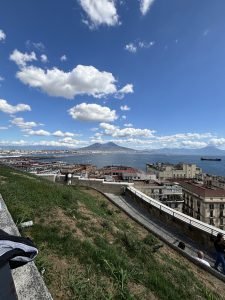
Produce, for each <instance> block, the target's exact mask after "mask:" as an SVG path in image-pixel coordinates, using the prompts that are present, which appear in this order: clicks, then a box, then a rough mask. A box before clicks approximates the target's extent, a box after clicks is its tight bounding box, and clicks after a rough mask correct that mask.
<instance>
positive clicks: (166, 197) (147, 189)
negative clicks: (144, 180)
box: [134, 181, 184, 212]
mask: <svg viewBox="0 0 225 300" xmlns="http://www.w3.org/2000/svg"><path fill="white" fill-rule="evenodd" d="M134 186H135V188H136V189H138V190H139V191H141V192H142V193H144V194H146V195H147V196H149V197H151V198H153V199H155V200H157V201H160V202H161V203H163V204H165V205H167V206H169V207H171V208H173V209H176V210H178V211H180V212H182V209H183V202H184V200H183V194H182V188H181V186H180V185H178V184H175V183H172V182H156V181H155V182H150V183H148V184H142V185H141V184H139V183H135V184H134Z"/></svg>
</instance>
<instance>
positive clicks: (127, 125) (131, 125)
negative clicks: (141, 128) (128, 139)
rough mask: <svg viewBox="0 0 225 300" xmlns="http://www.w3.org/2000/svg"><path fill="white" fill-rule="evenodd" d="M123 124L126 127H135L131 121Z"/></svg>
mask: <svg viewBox="0 0 225 300" xmlns="http://www.w3.org/2000/svg"><path fill="white" fill-rule="evenodd" d="M123 126H124V127H133V124H131V123H126V124H124V125H123Z"/></svg>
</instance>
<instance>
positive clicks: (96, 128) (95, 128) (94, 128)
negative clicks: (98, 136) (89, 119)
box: [90, 127, 98, 131]
mask: <svg viewBox="0 0 225 300" xmlns="http://www.w3.org/2000/svg"><path fill="white" fill-rule="evenodd" d="M90 130H91V131H98V127H93V128H91V129H90Z"/></svg>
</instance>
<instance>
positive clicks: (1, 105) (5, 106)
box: [0, 99, 31, 114]
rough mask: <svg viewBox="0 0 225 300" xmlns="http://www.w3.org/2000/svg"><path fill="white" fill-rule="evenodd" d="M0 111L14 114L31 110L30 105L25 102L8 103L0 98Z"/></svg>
mask: <svg viewBox="0 0 225 300" xmlns="http://www.w3.org/2000/svg"><path fill="white" fill-rule="evenodd" d="M0 111H2V112H4V113H6V114H15V113H18V112H21V111H31V107H30V106H29V105H27V104H23V103H20V104H17V105H14V106H13V105H10V104H9V103H8V102H7V101H6V100H3V99H0Z"/></svg>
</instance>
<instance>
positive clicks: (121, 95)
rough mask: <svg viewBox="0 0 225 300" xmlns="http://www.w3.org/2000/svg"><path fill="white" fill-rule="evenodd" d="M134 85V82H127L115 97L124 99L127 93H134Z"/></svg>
mask: <svg viewBox="0 0 225 300" xmlns="http://www.w3.org/2000/svg"><path fill="white" fill-rule="evenodd" d="M133 92H134V87H133V84H126V85H125V86H124V87H123V88H122V89H120V90H119V91H118V92H117V93H116V94H115V98H117V99H123V98H124V95H125V94H129V93H133Z"/></svg>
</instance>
